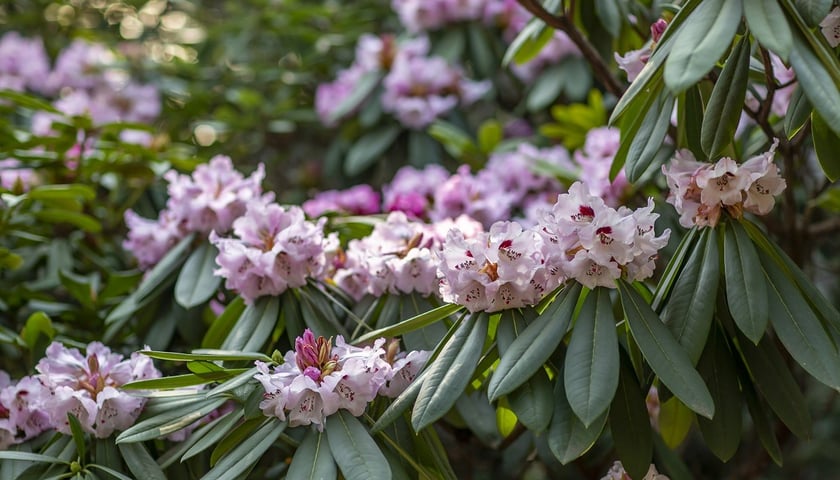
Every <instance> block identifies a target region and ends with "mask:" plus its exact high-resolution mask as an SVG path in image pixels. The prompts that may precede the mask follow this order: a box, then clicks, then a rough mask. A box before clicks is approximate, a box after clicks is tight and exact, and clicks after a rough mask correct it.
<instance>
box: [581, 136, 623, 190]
mask: <svg viewBox="0 0 840 480" xmlns="http://www.w3.org/2000/svg"><path fill="white" fill-rule="evenodd" d="M619 137H620V132H619V130H618V129H617V128H615V127H600V128H593V129H592V130H589V131H588V132H587V133H586V142H585V143H584V145H583V148H582V149H581V150H578V151H577V152H575V161H576V162H577V163H578V164H579V165H580V167H581V171H580V177H579V178H580V181H581V182H583V183H585V184H586V185H587V186H588V187H589V190H590V192H592V194H593V195H595V196H598V197H601V198H603V199H604V201H605V202H606V203H607V204H609V205H612V206H615V205H618V203H619V201H620V199H621V197H622V195H624V193H625V191H626V190H627V187H628V186H629V183H628V182H627V176H626V175H625V173H624V169H623V168H622V169H621V170H620V171H619V172H618V175H616V177H615V179H614V180H613V181H610V168H611V167H612V162H613V159H614V158H615V154H616V152H618V147H619V145H620V138H619Z"/></svg>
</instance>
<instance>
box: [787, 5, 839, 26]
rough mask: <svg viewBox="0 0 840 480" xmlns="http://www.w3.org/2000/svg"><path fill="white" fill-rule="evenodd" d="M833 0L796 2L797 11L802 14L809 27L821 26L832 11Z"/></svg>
mask: <svg viewBox="0 0 840 480" xmlns="http://www.w3.org/2000/svg"><path fill="white" fill-rule="evenodd" d="M831 4H832V1H831V0H796V9H797V10H798V11H799V13H800V14H802V17H803V18H804V19H805V21H807V22H808V25H809V26H811V27H813V26H816V25H817V24H819V23H820V22H821V21H822V19H823V18H825V16H826V15H828V11H829V10H830V9H831Z"/></svg>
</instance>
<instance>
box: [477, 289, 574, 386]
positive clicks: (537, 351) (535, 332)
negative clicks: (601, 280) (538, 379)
mask: <svg viewBox="0 0 840 480" xmlns="http://www.w3.org/2000/svg"><path fill="white" fill-rule="evenodd" d="M580 291H581V286H580V284H578V283H577V282H574V283H571V284H569V285H567V286H566V287H564V288H563V290H562V291H561V292H560V294H559V295H558V296H557V298H556V299H555V300H554V302H553V303H552V304H551V305H549V306H548V308H546V309H545V311H543V313H542V314H541V315H540V316H539V317H538V318H537V319H536V320H535V321H534V322H533V323H531V324H530V325H528V327H527V328H525V330H524V331H523V332H522V334H521V335H519V336H518V337H517V338H516V340H514V342H513V343H512V344H511V345H510V347H509V348H508V349H507V351H505V354H504V355H503V356H502V358H501V360H500V361H499V365H498V366H497V367H496V371H495V372H493V376H492V377H491V378H490V383H489V385H488V387H487V394H488V395H489V397H490V400H491V401H493V400H496V399H498V398H499V397H500V396H502V395H504V394H506V393H509V392H512V391H513V390H514V389H516V388H517V387H519V386H520V385H522V384H523V383H525V381H526V380H528V378H530V377H531V375H533V374H534V372H536V371H537V370H538V369H540V368H542V366H543V364H544V363H545V361H546V360H548V358H549V357H550V356H551V355H552V354H553V353H554V350H556V349H557V346H558V345H560V342H561V341H563V337H564V336H565V335H566V330H567V329H568V327H569V321H570V320H571V318H572V313H574V311H575V305H576V304H577V300H578V297H579V296H580Z"/></svg>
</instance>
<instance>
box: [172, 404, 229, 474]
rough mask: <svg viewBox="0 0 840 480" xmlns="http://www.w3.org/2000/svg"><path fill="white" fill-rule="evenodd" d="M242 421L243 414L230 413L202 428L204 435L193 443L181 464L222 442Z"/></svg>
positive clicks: (182, 457) (182, 456) (183, 456)
mask: <svg viewBox="0 0 840 480" xmlns="http://www.w3.org/2000/svg"><path fill="white" fill-rule="evenodd" d="M241 419H242V414H241V413H240V412H230V413H227V414H225V415H223V416H221V417H219V418H218V419H216V420H213V422H211V423H209V424H207V425H206V426H203V427H201V429H202V431H203V432H204V433H203V434H202V436H201V438H199V439H198V441H197V442H195V443H193V444H192V445H191V446H190V447H189V449H187V451H185V452H184V453H183V455H181V462H183V461H185V460H187V459H189V458H192V457H194V456H196V455H198V454H199V453H201V452H203V451H205V450H207V449H208V448H210V447H211V446H213V444H215V443H216V442H218V441H219V440H221V439H222V438H223V437H224V436H225V435H227V434H228V432H230V431H231V430H233V428H234V427H235V426H236V424H237V423H238V422H239V421H240V420H241ZM196 433H197V432H193V434H192V435H195V434H196ZM191 438H192V436H191Z"/></svg>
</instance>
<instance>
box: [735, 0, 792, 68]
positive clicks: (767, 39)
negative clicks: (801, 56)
mask: <svg viewBox="0 0 840 480" xmlns="http://www.w3.org/2000/svg"><path fill="white" fill-rule="evenodd" d="M744 16H745V17H746V19H747V24H748V25H749V27H750V31H751V32H752V34H753V35H754V36H755V38H756V40H758V42H759V43H760V44H762V45H763V46H765V47H767V48H768V49H770V50H772V51H773V52H774V53H775V54H776V55H778V56H779V57H781V58H782V60H785V61H786V60H787V59H788V55H790V50H791V48H792V47H793V33H792V32H791V29H790V25H789V24H788V22H787V18H786V17H785V12H784V11H783V10H782V7H780V6H779V3H778V2H776V0H769V1H768V0H744Z"/></svg>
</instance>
